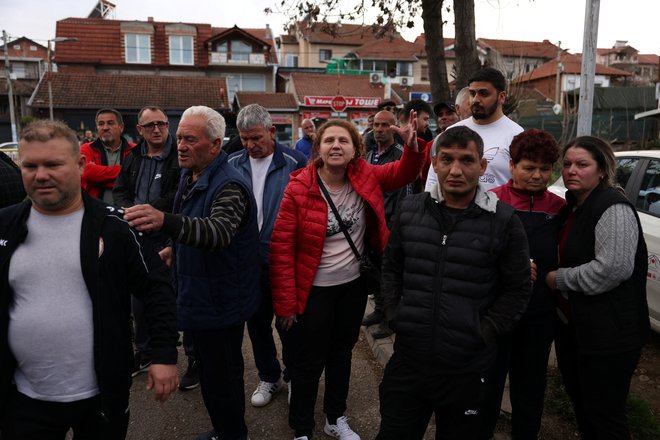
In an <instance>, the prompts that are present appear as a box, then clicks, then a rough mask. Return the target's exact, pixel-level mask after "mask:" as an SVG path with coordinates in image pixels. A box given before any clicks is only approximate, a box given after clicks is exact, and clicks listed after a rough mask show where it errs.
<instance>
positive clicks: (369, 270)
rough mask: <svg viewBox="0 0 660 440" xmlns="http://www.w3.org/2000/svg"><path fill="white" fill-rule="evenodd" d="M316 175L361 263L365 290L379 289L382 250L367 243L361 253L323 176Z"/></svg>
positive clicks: (326, 198)
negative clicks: (370, 246) (376, 249)
mask: <svg viewBox="0 0 660 440" xmlns="http://www.w3.org/2000/svg"><path fill="white" fill-rule="evenodd" d="M316 177H317V179H318V182H319V188H321V191H322V192H323V195H324V196H325V200H326V201H327V202H328V205H330V209H332V212H333V213H334V214H335V218H336V219H337V222H338V223H339V227H340V228H341V231H342V232H343V233H344V236H345V237H346V240H347V241H348V244H349V246H350V247H351V249H352V250H353V254H355V259H356V260H357V261H358V262H359V263H360V280H361V281H362V284H363V286H364V288H365V290H366V291H367V293H373V291H374V290H379V289H380V262H381V256H380V252H378V251H375V250H373V249H370V248H369V247H368V246H367V244H366V243H365V248H364V252H363V253H362V255H360V252H358V250H357V247H356V246H355V243H353V239H352V238H351V235H350V234H349V233H348V228H347V227H346V225H345V224H344V221H343V220H342V219H341V216H340V215H339V211H338V210H337V207H336V206H335V204H334V202H333V201H332V197H330V194H329V193H328V190H327V189H326V188H325V185H324V184H323V181H322V180H321V176H319V175H318V174H317V175H316Z"/></svg>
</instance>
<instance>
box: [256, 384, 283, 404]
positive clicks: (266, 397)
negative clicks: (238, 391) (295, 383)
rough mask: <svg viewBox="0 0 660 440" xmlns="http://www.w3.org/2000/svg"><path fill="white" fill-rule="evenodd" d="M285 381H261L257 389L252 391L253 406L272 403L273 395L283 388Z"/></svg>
mask: <svg viewBox="0 0 660 440" xmlns="http://www.w3.org/2000/svg"><path fill="white" fill-rule="evenodd" d="M282 386H284V382H282V379H280V380H278V381H277V382H264V381H260V382H259V385H257V389H256V390H254V393H252V399H251V402H252V406H257V407H259V406H266V405H268V404H269V403H270V401H271V399H272V398H273V395H274V394H276V393H277V392H279V391H281V390H282Z"/></svg>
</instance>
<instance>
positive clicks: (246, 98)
mask: <svg viewBox="0 0 660 440" xmlns="http://www.w3.org/2000/svg"><path fill="white" fill-rule="evenodd" d="M236 100H237V101H238V104H239V105H240V106H241V107H245V106H246V105H250V104H259V105H261V106H263V107H265V108H266V109H267V110H294V111H295V110H298V103H297V102H296V98H295V97H294V96H293V95H292V94H291V93H265V92H236Z"/></svg>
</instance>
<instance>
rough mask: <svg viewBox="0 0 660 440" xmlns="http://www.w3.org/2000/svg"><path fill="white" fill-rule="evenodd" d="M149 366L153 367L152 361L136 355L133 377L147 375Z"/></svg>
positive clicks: (138, 354)
mask: <svg viewBox="0 0 660 440" xmlns="http://www.w3.org/2000/svg"><path fill="white" fill-rule="evenodd" d="M149 365H151V359H142V356H140V353H135V363H134V365H133V373H132V374H131V376H132V377H135V376H137V375H138V374H140V373H146V372H147V371H148V370H149Z"/></svg>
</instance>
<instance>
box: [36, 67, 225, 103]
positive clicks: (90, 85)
mask: <svg viewBox="0 0 660 440" xmlns="http://www.w3.org/2000/svg"><path fill="white" fill-rule="evenodd" d="M47 75H48V74H47ZM46 84H47V81H46V80H45V79H44V81H42V82H41V84H40V85H39V87H38V88H37V91H36V93H35V95H34V99H33V100H32V106H33V107H36V108H45V107H47V106H48V89H47V87H46ZM52 89H53V106H54V107H56V108H76V109H78V108H80V109H86V108H91V109H97V108H101V107H114V108H117V109H140V108H142V107H144V106H145V105H157V106H159V107H163V108H165V109H168V110H175V109H180V110H183V109H186V108H188V107H190V106H193V105H206V106H208V107H211V108H214V109H228V107H229V106H228V104H227V102H228V101H227V84H226V83H225V80H224V79H223V78H199V77H190V76H185V77H184V76H158V75H96V74H85V73H64V72H58V73H52Z"/></svg>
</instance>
